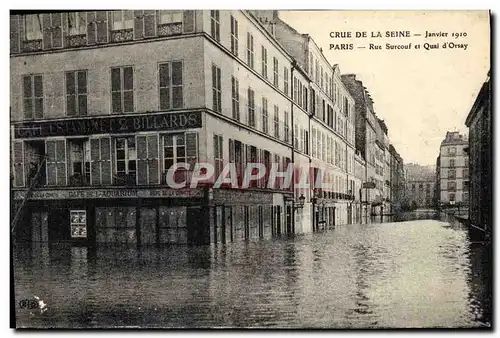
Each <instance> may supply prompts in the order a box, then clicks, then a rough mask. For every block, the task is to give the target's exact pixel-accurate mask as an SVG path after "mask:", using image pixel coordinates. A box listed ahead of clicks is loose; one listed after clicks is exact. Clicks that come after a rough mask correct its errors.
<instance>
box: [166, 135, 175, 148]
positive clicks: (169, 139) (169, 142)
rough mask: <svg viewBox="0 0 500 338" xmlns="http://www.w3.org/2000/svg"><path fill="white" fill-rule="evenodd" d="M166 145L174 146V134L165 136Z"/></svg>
mask: <svg viewBox="0 0 500 338" xmlns="http://www.w3.org/2000/svg"><path fill="white" fill-rule="evenodd" d="M164 140H165V146H172V145H173V144H174V138H173V137H172V135H168V136H165V138H164Z"/></svg>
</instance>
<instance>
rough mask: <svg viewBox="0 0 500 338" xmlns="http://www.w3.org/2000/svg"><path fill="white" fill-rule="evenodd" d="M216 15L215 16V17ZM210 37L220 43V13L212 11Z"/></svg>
mask: <svg viewBox="0 0 500 338" xmlns="http://www.w3.org/2000/svg"><path fill="white" fill-rule="evenodd" d="M214 14H215V16H214ZM210 36H211V37H212V38H214V39H215V40H216V41H218V42H220V11H219V10H210Z"/></svg>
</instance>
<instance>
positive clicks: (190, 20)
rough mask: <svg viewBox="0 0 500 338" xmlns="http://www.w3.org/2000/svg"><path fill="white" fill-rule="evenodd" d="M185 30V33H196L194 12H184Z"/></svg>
mask: <svg viewBox="0 0 500 338" xmlns="http://www.w3.org/2000/svg"><path fill="white" fill-rule="evenodd" d="M182 14H183V15H182V16H183V18H182V21H183V25H182V27H183V29H184V33H193V32H194V11H183V13H182Z"/></svg>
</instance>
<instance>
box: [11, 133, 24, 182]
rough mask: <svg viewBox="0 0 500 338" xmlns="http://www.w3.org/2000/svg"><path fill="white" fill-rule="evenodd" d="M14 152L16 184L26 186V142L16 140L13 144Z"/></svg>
mask: <svg viewBox="0 0 500 338" xmlns="http://www.w3.org/2000/svg"><path fill="white" fill-rule="evenodd" d="M12 151H13V153H14V161H13V162H14V186H16V187H24V185H25V184H24V177H25V175H24V142H23V141H14V144H13V146H12Z"/></svg>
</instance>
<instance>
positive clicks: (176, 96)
mask: <svg viewBox="0 0 500 338" xmlns="http://www.w3.org/2000/svg"><path fill="white" fill-rule="evenodd" d="M219 95H220V94H219ZM172 96H173V102H172V105H173V108H182V107H183V98H182V87H174V88H172ZM219 102H220V101H219Z"/></svg>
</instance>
